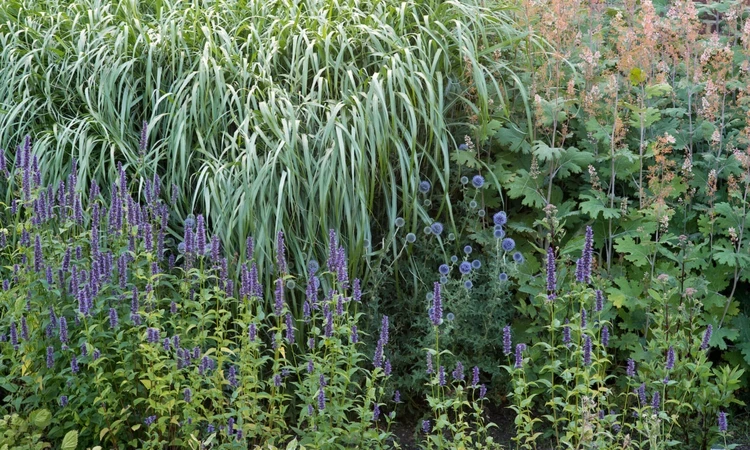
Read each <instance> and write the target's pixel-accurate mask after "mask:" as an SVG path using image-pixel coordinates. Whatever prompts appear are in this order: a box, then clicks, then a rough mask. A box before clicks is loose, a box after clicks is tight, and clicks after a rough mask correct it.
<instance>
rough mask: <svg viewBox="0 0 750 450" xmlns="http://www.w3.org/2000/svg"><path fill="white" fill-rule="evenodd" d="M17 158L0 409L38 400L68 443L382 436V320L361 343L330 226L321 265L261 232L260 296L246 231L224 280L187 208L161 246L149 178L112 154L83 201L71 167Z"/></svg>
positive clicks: (9, 173)
mask: <svg viewBox="0 0 750 450" xmlns="http://www.w3.org/2000/svg"><path fill="white" fill-rule="evenodd" d="M5 155H8V153H5ZM16 159H17V160H18V161H19V162H20V163H19V164H16V165H12V164H8V163H5V165H4V166H3V170H0V198H6V197H10V198H12V199H13V202H14V203H13V204H15V205H16V206H15V207H13V208H11V207H10V206H9V205H6V204H0V218H1V220H0V223H2V228H0V235H2V236H3V242H2V244H3V245H2V247H0V279H2V280H3V286H4V289H3V290H2V291H0V304H1V305H3V306H2V309H0V335H1V336H2V337H3V340H2V342H0V349H1V350H2V352H1V353H0V393H1V394H2V397H3V398H4V399H6V402H5V403H4V406H2V407H0V409H2V410H3V411H2V412H6V411H10V410H13V411H17V412H18V413H20V414H21V415H23V416H26V415H28V414H32V413H34V412H35V411H38V410H41V409H45V410H47V411H49V412H50V413H51V419H50V426H49V428H48V429H47V430H46V432H45V436H46V437H47V438H48V439H49V440H50V441H51V442H52V446H53V447H59V446H60V445H61V443H62V441H63V440H64V439H68V437H66V436H67V435H68V434H69V433H71V432H75V433H76V434H77V439H78V442H79V446H87V447H94V446H97V445H98V446H102V447H106V448H150V449H162V448H167V447H168V448H193V447H194V446H202V447H209V446H211V445H213V446H217V445H220V446H222V447H221V448H247V447H248V446H250V447H252V446H253V445H260V444H263V445H266V444H271V445H286V444H287V443H288V442H290V441H292V440H295V439H296V440H297V442H299V444H301V445H304V446H306V447H307V448H326V446H327V445H330V443H331V442H336V443H337V444H338V445H341V446H344V447H348V446H354V445H364V446H367V447H384V446H385V445H386V443H387V442H388V441H389V440H390V439H392V438H391V434H390V432H389V427H390V424H391V423H392V421H393V419H394V414H395V413H394V410H395V403H394V402H393V401H392V399H393V396H394V392H393V391H392V389H391V388H390V387H389V381H388V380H389V379H390V376H391V362H390V346H389V328H390V322H389V320H388V318H387V317H383V318H382V325H381V329H380V336H379V340H378V344H377V352H376V354H375V355H374V356H373V355H371V354H367V352H368V351H367V350H366V349H367V345H366V344H365V343H363V342H361V341H360V335H363V333H361V332H358V331H357V330H358V328H357V327H358V320H359V319H360V317H361V316H362V313H361V312H359V307H360V304H361V303H360V301H361V297H362V285H361V283H360V281H359V280H357V279H355V280H353V281H351V280H350V279H349V275H348V262H347V261H348V258H347V254H346V251H345V250H344V247H343V245H340V244H339V242H338V236H337V234H336V233H335V232H334V231H333V230H332V231H331V232H330V235H329V236H330V242H331V243H332V245H331V247H330V248H329V255H330V256H329V264H328V266H327V267H326V269H325V271H319V269H320V268H319V267H313V266H314V265H313V264H312V263H310V264H309V265H308V267H310V268H311V270H309V271H308V273H301V274H296V275H295V274H292V273H291V267H292V264H291V262H292V261H291V258H290V256H289V254H288V252H287V249H286V244H287V238H286V236H285V235H284V234H283V233H281V232H280V231H279V232H278V233H276V234H275V235H274V240H275V242H276V243H277V246H276V255H275V256H276V265H275V269H274V272H275V279H276V282H274V283H273V287H274V289H272V290H271V289H269V290H268V291H267V290H266V289H264V286H262V285H261V284H260V281H259V280H260V279H261V278H262V276H261V274H259V265H258V263H257V261H256V260H255V259H254V257H253V251H252V248H253V240H252V239H249V240H248V241H247V247H248V249H249V250H248V252H247V253H248V255H250V258H249V259H245V258H242V259H240V260H238V261H236V264H237V266H238V267H239V268H240V270H239V279H238V280H237V281H235V280H234V279H233V277H232V276H231V275H230V274H232V273H234V271H233V270H231V267H230V261H229V260H228V258H227V257H226V256H224V255H222V252H221V248H222V245H221V243H220V242H219V240H218V239H217V237H216V236H209V235H208V231H207V222H206V220H205V218H204V217H203V216H202V215H197V216H196V217H192V216H191V217H189V218H188V219H186V220H185V221H184V222H183V223H182V228H183V231H182V233H181V238H178V239H177V240H178V241H179V242H175V236H174V235H172V234H168V230H167V222H168V218H169V217H171V216H172V212H171V211H170V209H169V206H167V204H166V203H165V202H164V201H163V200H162V199H161V198H160V196H159V194H158V192H159V189H160V186H159V184H160V181H159V177H158V176H154V177H151V178H149V179H147V180H145V181H144V180H139V181H138V183H134V182H133V181H131V180H130V179H129V177H128V174H127V171H126V168H125V167H123V166H119V167H118V176H117V180H116V181H115V182H114V183H112V184H111V185H110V186H109V188H108V189H107V190H105V191H103V192H101V193H98V188H97V187H96V186H95V185H92V186H91V189H90V191H91V192H97V194H96V195H94V196H91V197H90V198H89V200H87V201H86V200H82V197H81V191H82V186H80V185H79V183H78V174H77V173H76V172H73V173H71V174H70V175H69V176H68V177H67V179H66V181H65V182H63V183H60V184H59V185H56V186H53V187H51V188H47V187H45V186H43V185H42V184H41V182H42V180H44V179H45V176H44V167H43V165H41V164H38V163H35V162H33V161H35V160H36V159H35V158H32V157H31V153H30V141H28V140H27V141H26V143H25V145H24V146H23V147H21V148H20V149H19V150H18V153H17V155H16ZM27 162H28V163H27ZM74 167H77V166H76V165H74ZM137 186H146V187H147V188H146V189H145V190H146V192H141V194H143V196H144V197H145V199H146V201H145V202H143V203H141V202H139V200H138V198H139V197H138V194H137V193H138V192H139V191H138V189H137ZM177 236H180V235H177ZM231 264H235V262H232V263H231ZM295 267H303V268H305V265H296V266H295ZM313 268H314V269H315V270H312V269H313ZM50 273H51V274H52V275H51V276H50V275H49V274H50ZM297 280H303V282H302V283H300V282H299V281H297ZM305 284H307V286H305ZM298 285H299V287H297V286H298ZM300 291H301V292H306V293H307V295H306V296H305V300H304V303H305V305H306V308H305V310H306V311H308V314H307V315H306V317H304V318H298V317H297V316H296V315H295V314H294V313H295V312H296V308H297V307H298V306H301V305H298V304H295V303H293V302H294V301H295V296H294V295H293V294H294V293H296V292H300ZM265 292H270V293H271V295H270V296H267V295H266V294H265ZM373 362H374V364H373ZM373 366H374V367H373ZM63 447H64V445H63Z"/></svg>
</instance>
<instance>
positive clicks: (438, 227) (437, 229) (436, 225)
mask: <svg viewBox="0 0 750 450" xmlns="http://www.w3.org/2000/svg"><path fill="white" fill-rule="evenodd" d="M430 231H432V233H433V234H434V235H435V236H440V235H441V234H442V233H443V224H442V223H440V222H433V223H432V225H430Z"/></svg>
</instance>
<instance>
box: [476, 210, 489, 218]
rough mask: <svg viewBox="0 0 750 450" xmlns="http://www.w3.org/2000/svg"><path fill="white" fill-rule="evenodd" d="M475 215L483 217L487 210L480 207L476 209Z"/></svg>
mask: <svg viewBox="0 0 750 450" xmlns="http://www.w3.org/2000/svg"><path fill="white" fill-rule="evenodd" d="M477 215H478V216H479V217H484V216H486V215H487V212H486V211H485V210H483V209H480V210H479V211H477Z"/></svg>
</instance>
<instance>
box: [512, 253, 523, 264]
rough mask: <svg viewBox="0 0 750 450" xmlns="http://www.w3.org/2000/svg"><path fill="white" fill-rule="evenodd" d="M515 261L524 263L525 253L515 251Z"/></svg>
mask: <svg viewBox="0 0 750 450" xmlns="http://www.w3.org/2000/svg"><path fill="white" fill-rule="evenodd" d="M513 261H515V262H516V264H523V262H524V261H525V259H524V257H523V255H522V254H521V252H515V253H513Z"/></svg>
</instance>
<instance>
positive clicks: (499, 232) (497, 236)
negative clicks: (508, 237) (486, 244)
mask: <svg viewBox="0 0 750 450" xmlns="http://www.w3.org/2000/svg"><path fill="white" fill-rule="evenodd" d="M493 236H495V239H502V238H504V237H505V230H503V229H502V228H497V229H495V232H494V233H493Z"/></svg>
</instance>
